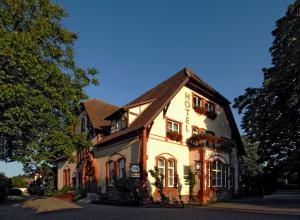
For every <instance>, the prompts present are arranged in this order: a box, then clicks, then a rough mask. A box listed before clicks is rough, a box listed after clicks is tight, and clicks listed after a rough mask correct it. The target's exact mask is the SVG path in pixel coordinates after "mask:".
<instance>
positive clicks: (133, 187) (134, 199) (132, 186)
mask: <svg viewBox="0 0 300 220" xmlns="http://www.w3.org/2000/svg"><path fill="white" fill-rule="evenodd" d="M114 187H115V188H116V189H117V190H118V192H120V195H121V200H122V201H126V202H127V203H134V204H138V203H139V202H140V201H141V198H142V195H141V194H140V190H139V182H137V181H134V178H120V179H119V178H115V179H114Z"/></svg>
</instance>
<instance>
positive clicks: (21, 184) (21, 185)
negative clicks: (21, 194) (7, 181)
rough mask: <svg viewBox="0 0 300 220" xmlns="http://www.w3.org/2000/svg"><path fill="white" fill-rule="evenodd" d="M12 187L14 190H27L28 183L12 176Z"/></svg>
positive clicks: (21, 177)
mask: <svg viewBox="0 0 300 220" xmlns="http://www.w3.org/2000/svg"><path fill="white" fill-rule="evenodd" d="M11 181H12V185H13V187H14V188H27V187H28V182H26V181H25V180H24V177H23V176H14V177H12V178H11Z"/></svg>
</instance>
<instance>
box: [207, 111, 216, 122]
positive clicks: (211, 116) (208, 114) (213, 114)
mask: <svg viewBox="0 0 300 220" xmlns="http://www.w3.org/2000/svg"><path fill="white" fill-rule="evenodd" d="M205 115H206V116H207V117H209V118H210V119H212V120H214V119H216V118H217V114H216V113H215V112H208V111H207V112H205Z"/></svg>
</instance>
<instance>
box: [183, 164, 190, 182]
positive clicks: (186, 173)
mask: <svg viewBox="0 0 300 220" xmlns="http://www.w3.org/2000/svg"><path fill="white" fill-rule="evenodd" d="M189 169H190V166H183V178H184V179H188V178H189Z"/></svg>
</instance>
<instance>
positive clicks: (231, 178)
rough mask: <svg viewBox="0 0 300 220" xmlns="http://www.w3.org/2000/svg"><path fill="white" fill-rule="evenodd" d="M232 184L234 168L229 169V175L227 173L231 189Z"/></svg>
mask: <svg viewBox="0 0 300 220" xmlns="http://www.w3.org/2000/svg"><path fill="white" fill-rule="evenodd" d="M233 183H234V168H233V167H230V173H229V187H230V188H232V187H233Z"/></svg>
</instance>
